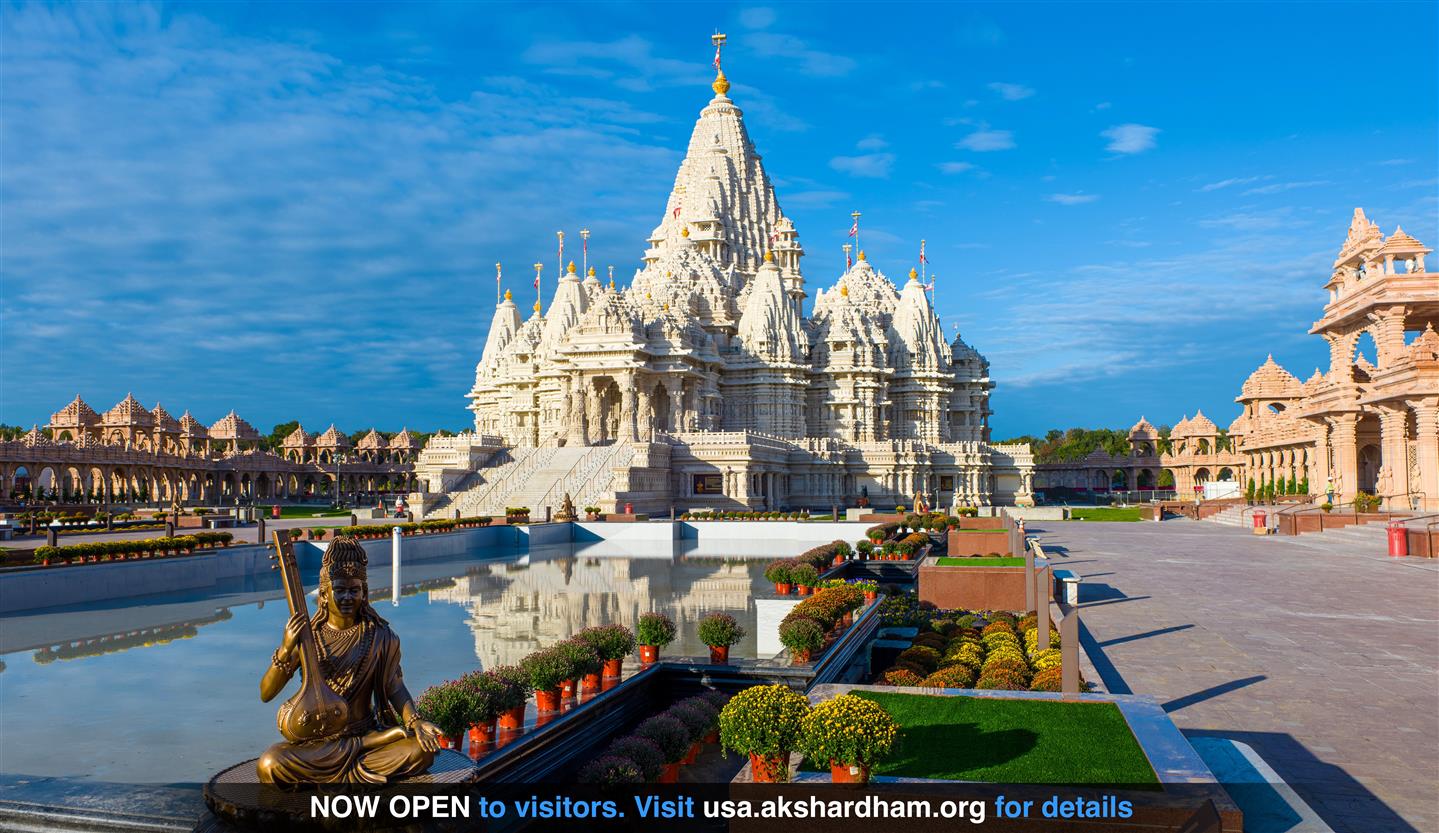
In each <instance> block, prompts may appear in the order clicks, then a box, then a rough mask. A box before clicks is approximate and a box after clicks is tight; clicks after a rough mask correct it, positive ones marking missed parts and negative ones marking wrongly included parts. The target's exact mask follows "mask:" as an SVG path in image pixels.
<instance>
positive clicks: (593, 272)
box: [585, 266, 595, 278]
mask: <svg viewBox="0 0 1439 833" xmlns="http://www.w3.org/2000/svg"><path fill="white" fill-rule="evenodd" d="M585 276H586V277H590V278H593V277H594V276H595V267H593V266H591V267H590V271H589V272H587V273H585Z"/></svg>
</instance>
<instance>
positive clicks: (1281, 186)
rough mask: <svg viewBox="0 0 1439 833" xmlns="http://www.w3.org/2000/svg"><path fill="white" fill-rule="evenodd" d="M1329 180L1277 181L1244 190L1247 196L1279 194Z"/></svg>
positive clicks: (1322, 183) (1321, 183) (1326, 183)
mask: <svg viewBox="0 0 1439 833" xmlns="http://www.w3.org/2000/svg"><path fill="white" fill-rule="evenodd" d="M1328 184H1329V181H1328V180H1324V179H1314V180H1310V181H1308V182H1276V183H1273V184H1272V185H1261V186H1259V187H1258V188H1250V189H1249V190H1247V191H1245V192H1244V195H1245V196H1248V195H1250V194H1278V193H1280V192H1283V191H1293V190H1294V189H1295V188H1313V187H1315V186H1318V185H1328Z"/></svg>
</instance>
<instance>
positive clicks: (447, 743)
mask: <svg viewBox="0 0 1439 833" xmlns="http://www.w3.org/2000/svg"><path fill="white" fill-rule="evenodd" d="M435 740H437V741H439V742H440V748H441V749H459V748H460V739H459V738H452V737H450V736H449V735H435Z"/></svg>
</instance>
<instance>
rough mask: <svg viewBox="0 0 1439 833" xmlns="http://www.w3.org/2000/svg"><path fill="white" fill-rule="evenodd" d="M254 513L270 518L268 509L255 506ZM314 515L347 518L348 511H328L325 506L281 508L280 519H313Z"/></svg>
mask: <svg viewBox="0 0 1439 833" xmlns="http://www.w3.org/2000/svg"><path fill="white" fill-rule="evenodd" d="M255 511H256V512H259V513H262V514H263V515H264V516H265V517H266V518H268V517H270V507H268V506H257V507H255ZM316 515H318V516H320V517H322V518H348V517H349V516H350V512H349V510H344V511H341V510H338V509H330V508H329V507H327V506H281V507H280V517H282V518H313V517H315V516H316Z"/></svg>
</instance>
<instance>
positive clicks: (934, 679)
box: [920, 665, 974, 688]
mask: <svg viewBox="0 0 1439 833" xmlns="http://www.w3.org/2000/svg"><path fill="white" fill-rule="evenodd" d="M920 685H921V686H923V687H925V688H969V687H971V686H973V685H974V669H972V668H970V667H969V666H967V665H949V666H945V667H943V668H941V669H939V670H938V671H936V672H934V673H933V674H930V675H929V676H928V677H925V678H924V680H923V681H922V682H921V683H920Z"/></svg>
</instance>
